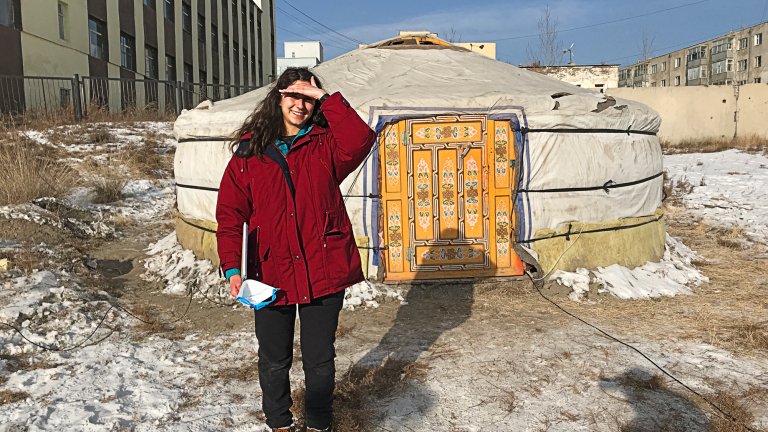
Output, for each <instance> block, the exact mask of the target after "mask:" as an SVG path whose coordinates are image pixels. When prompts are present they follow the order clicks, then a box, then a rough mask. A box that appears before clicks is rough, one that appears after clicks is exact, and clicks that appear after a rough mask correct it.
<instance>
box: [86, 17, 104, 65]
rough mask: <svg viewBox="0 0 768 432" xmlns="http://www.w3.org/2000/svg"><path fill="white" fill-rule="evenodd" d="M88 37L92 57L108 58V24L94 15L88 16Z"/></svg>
mask: <svg viewBox="0 0 768 432" xmlns="http://www.w3.org/2000/svg"><path fill="white" fill-rule="evenodd" d="M88 38H89V42H90V46H91V50H90V53H91V57H93V58H97V59H99V60H107V59H108V55H107V26H106V25H105V24H104V23H103V22H101V21H99V20H97V19H96V18H93V17H88Z"/></svg>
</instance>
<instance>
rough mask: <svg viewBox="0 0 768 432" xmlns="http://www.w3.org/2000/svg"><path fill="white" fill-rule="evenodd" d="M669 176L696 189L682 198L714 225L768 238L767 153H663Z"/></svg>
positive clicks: (753, 237) (754, 238)
mask: <svg viewBox="0 0 768 432" xmlns="http://www.w3.org/2000/svg"><path fill="white" fill-rule="evenodd" d="M664 169H666V170H667V172H668V173H669V176H670V178H671V179H672V180H673V181H675V182H677V181H687V182H688V183H690V184H691V185H692V186H693V191H692V192H691V193H689V194H687V195H685V196H684V197H682V202H683V204H684V205H685V207H686V208H687V209H688V210H689V211H690V212H691V213H693V215H695V216H700V217H703V218H704V220H705V221H706V222H708V223H711V224H714V225H726V226H737V225H738V226H741V227H743V228H745V230H746V231H745V232H744V234H745V235H746V236H747V237H749V238H750V239H751V240H752V241H756V242H761V243H766V242H768V157H766V156H764V155H762V154H759V153H757V154H754V153H746V152H742V151H738V150H727V151H723V152H719V153H690V154H676V155H668V156H665V157H664Z"/></svg>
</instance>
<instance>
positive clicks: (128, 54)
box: [120, 33, 136, 70]
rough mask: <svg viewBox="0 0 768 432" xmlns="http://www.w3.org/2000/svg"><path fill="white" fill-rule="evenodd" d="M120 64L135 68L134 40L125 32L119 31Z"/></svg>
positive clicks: (131, 68)
mask: <svg viewBox="0 0 768 432" xmlns="http://www.w3.org/2000/svg"><path fill="white" fill-rule="evenodd" d="M120 66H122V67H124V68H126V69H128V70H136V40H135V39H133V37H131V36H129V35H127V34H125V33H120Z"/></svg>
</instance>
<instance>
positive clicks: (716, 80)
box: [710, 71, 734, 85]
mask: <svg viewBox="0 0 768 432" xmlns="http://www.w3.org/2000/svg"><path fill="white" fill-rule="evenodd" d="M733 76H734V73H733V71H731V72H723V73H719V74H712V76H711V77H710V80H711V81H712V84H713V85H722V84H725V83H726V82H728V81H733Z"/></svg>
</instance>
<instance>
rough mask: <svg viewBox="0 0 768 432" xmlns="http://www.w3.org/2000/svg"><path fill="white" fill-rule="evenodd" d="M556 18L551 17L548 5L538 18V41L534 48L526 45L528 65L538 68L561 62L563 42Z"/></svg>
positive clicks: (550, 9)
mask: <svg viewBox="0 0 768 432" xmlns="http://www.w3.org/2000/svg"><path fill="white" fill-rule="evenodd" d="M558 24H559V21H558V20H557V17H553V16H552V8H550V7H549V5H547V6H546V8H545V9H544V13H543V14H542V16H541V18H539V40H538V43H537V44H536V46H535V47H531V45H530V44H528V47H527V48H526V53H527V54H528V63H529V64H531V65H535V64H538V65H540V66H545V67H546V66H556V65H559V64H561V63H562V62H563V42H562V41H561V40H560V38H559V34H558V32H557V26H558Z"/></svg>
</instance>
